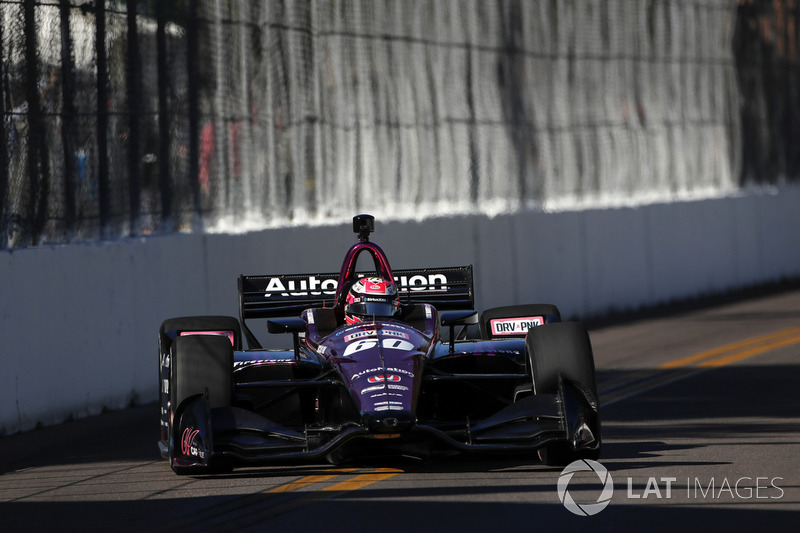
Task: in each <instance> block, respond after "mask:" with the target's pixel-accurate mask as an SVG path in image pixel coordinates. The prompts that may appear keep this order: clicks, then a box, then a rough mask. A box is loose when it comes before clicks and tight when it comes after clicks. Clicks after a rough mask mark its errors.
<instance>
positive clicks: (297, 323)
mask: <svg viewBox="0 0 800 533" xmlns="http://www.w3.org/2000/svg"><path fill="white" fill-rule="evenodd" d="M305 330H306V321H305V320H303V319H302V318H273V319H271V320H267V331H268V332H269V333H291V334H292V340H293V341H294V360H295V361H299V360H300V333H302V332H304V331H305Z"/></svg>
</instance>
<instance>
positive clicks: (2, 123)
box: [0, 24, 9, 250]
mask: <svg viewBox="0 0 800 533" xmlns="http://www.w3.org/2000/svg"><path fill="white" fill-rule="evenodd" d="M4 54H5V52H4V50H3V25H2V24H0V64H2V63H3V60H4V59H5V57H4ZM0 76H2V79H0V117H2V120H0V250H5V249H6V248H7V247H8V222H9V220H8V218H9V217H8V162H9V158H8V143H7V139H8V137H7V136H6V74H5V69H3V71H2V72H0Z"/></svg>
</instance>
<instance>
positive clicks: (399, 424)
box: [362, 411, 414, 433]
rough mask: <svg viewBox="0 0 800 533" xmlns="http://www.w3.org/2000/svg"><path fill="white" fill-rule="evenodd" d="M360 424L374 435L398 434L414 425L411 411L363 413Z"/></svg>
mask: <svg viewBox="0 0 800 533" xmlns="http://www.w3.org/2000/svg"><path fill="white" fill-rule="evenodd" d="M362 424H363V425H364V426H365V427H366V428H368V429H369V430H370V431H372V432H374V433H399V432H401V431H404V430H406V429H408V428H410V427H411V426H412V425H414V415H413V414H412V413H411V411H372V412H369V413H364V415H363V416H362Z"/></svg>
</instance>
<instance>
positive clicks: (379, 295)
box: [344, 278, 400, 324]
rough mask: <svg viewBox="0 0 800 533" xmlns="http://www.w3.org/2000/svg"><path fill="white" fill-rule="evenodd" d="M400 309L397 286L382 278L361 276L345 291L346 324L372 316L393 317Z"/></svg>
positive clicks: (368, 318)
mask: <svg viewBox="0 0 800 533" xmlns="http://www.w3.org/2000/svg"><path fill="white" fill-rule="evenodd" d="M399 311H400V297H399V296H398V294H397V286H396V285H395V284H394V282H393V281H391V280H385V279H382V278H361V279H359V280H358V281H356V282H355V283H354V284H353V286H352V287H351V288H350V291H349V292H348V293H347V300H346V304H345V306H344V318H345V321H346V322H347V323H348V324H356V323H358V322H361V321H362V320H370V319H373V318H394V317H395V316H397V314H398V313H399Z"/></svg>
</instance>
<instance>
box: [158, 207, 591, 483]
mask: <svg viewBox="0 0 800 533" xmlns="http://www.w3.org/2000/svg"><path fill="white" fill-rule="evenodd" d="M353 229H354V231H355V232H356V233H358V235H359V242H357V243H356V244H354V245H353V246H352V247H351V248H350V250H349V251H348V252H347V254H346V255H345V258H344V262H343V264H342V269H341V272H340V273H338V274H308V275H305V274H304V275H296V274H295V275H275V276H241V277H240V278H239V302H240V319H241V321H240V320H237V319H236V318H232V317H219V316H200V317H184V318H173V319H170V320H167V321H165V322H164V323H163V324H162V326H161V330H160V331H159V381H160V384H159V385H160V386H159V390H160V400H161V438H160V442H159V448H160V451H161V454H162V455H163V456H164V457H165V458H168V459H169V461H170V465H171V467H172V469H173V470H174V471H175V472H177V473H178V474H195V473H213V472H220V471H229V470H230V469H231V468H234V467H236V466H244V465H265V464H289V463H296V462H313V461H317V460H328V461H331V462H334V463H342V462H347V461H354V460H359V459H365V458H375V457H385V456H396V457H399V456H412V457H419V458H428V457H431V456H434V455H435V454H437V453H440V452H445V453H452V452H453V451H456V452H468V453H471V452H478V453H492V452H500V453H503V454H508V453H509V452H515V453H521V454H527V455H529V456H533V453H534V452H538V454H539V457H540V458H541V459H542V460H543V461H544V462H545V463H547V464H551V465H562V464H567V463H569V462H571V461H573V460H575V459H578V458H597V457H598V456H599V454H600V442H601V437H600V417H599V413H598V397H597V386H596V384H595V370H594V360H593V357H592V348H591V345H590V342H589V336H588V334H587V333H586V330H585V329H584V328H583V326H581V325H580V324H577V323H573V322H561V320H560V315H559V312H558V309H557V308H556V307H555V306H553V305H546V304H532V305H514V306H508V307H499V308H494V309H489V310H486V311H484V312H483V313H482V314H481V315H480V317H479V315H478V313H477V312H476V311H474V310H473V309H474V298H473V286H472V267H471V266H463V267H450V268H428V269H419V270H395V271H392V269H391V267H390V266H389V262H388V260H387V259H386V255H385V254H384V253H383V251H382V250H381V249H380V247H379V246H378V245H377V244H375V243H373V242H370V240H369V235H370V233H371V232H372V231H374V219H373V217H371V216H369V215H359V216H357V217H355V218H354V219H353ZM362 253H365V254H367V255H368V256H371V258H372V260H373V263H374V271H372V272H356V264H357V259H358V257H359V256H360V255H361V254H362ZM252 319H267V330H268V332H269V333H274V334H277V333H288V334H291V335H292V338H293V347H292V348H291V349H287V350H267V349H264V348H263V347H262V346H261V344H260V343H259V341H258V339H257V338H256V336H255V335H254V334H253V332H252V331H251V329H250V328H249V326H248V321H250V320H252ZM243 337H244V339H245V340H246V343H247V345H248V349H243V347H242V342H243Z"/></svg>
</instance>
